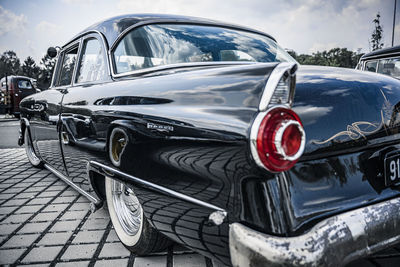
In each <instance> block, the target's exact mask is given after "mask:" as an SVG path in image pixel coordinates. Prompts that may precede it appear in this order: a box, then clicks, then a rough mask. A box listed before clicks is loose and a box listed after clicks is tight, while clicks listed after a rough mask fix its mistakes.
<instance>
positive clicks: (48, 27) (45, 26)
mask: <svg viewBox="0 0 400 267" xmlns="http://www.w3.org/2000/svg"><path fill="white" fill-rule="evenodd" d="M35 29H36V31H38V32H40V33H46V34H55V33H57V32H59V31H60V29H61V27H60V26H58V25H56V24H54V23H51V22H48V21H45V20H43V21H41V22H39V24H38V25H36V28H35Z"/></svg>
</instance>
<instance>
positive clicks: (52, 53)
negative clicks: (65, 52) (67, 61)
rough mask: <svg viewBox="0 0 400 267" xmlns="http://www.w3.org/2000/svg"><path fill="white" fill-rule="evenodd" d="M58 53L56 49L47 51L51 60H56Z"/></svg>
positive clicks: (52, 48) (51, 48)
mask: <svg viewBox="0 0 400 267" xmlns="http://www.w3.org/2000/svg"><path fill="white" fill-rule="evenodd" d="M57 54H58V52H57V49H56V48H54V47H49V49H47V55H48V56H49V57H51V58H55V57H56V56H57Z"/></svg>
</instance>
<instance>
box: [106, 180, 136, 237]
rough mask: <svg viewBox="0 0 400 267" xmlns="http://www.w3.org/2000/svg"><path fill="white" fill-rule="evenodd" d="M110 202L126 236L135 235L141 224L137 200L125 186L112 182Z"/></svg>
mask: <svg viewBox="0 0 400 267" xmlns="http://www.w3.org/2000/svg"><path fill="white" fill-rule="evenodd" d="M112 200H113V204H114V208H115V212H116V214H117V217H118V221H119V222H120V224H121V226H122V228H123V229H124V231H125V233H127V234H128V235H136V234H137V232H138V231H139V228H140V224H141V223H142V216H143V213H142V207H141V206H140V203H139V200H138V199H137V197H136V196H135V194H134V193H133V191H132V190H131V189H130V188H128V187H127V186H126V185H125V184H123V183H120V182H118V181H115V180H113V181H112Z"/></svg>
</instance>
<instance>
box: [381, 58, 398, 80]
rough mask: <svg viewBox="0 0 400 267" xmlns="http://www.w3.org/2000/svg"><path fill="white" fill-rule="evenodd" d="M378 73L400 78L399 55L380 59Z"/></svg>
mask: <svg viewBox="0 0 400 267" xmlns="http://www.w3.org/2000/svg"><path fill="white" fill-rule="evenodd" d="M378 73H382V74H386V75H390V76H392V77H394V78H397V79H400V57H397V58H389V59H380V60H379V64H378Z"/></svg>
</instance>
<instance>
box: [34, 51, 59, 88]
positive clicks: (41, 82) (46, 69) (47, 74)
mask: <svg viewBox="0 0 400 267" xmlns="http://www.w3.org/2000/svg"><path fill="white" fill-rule="evenodd" d="M55 63H56V59H55V58H51V57H49V55H47V54H46V55H45V56H44V57H43V58H42V59H41V60H40V65H41V68H40V71H39V75H38V78H37V85H38V87H39V88H41V89H48V88H49V86H50V83H51V77H52V75H53V71H54V66H55Z"/></svg>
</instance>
